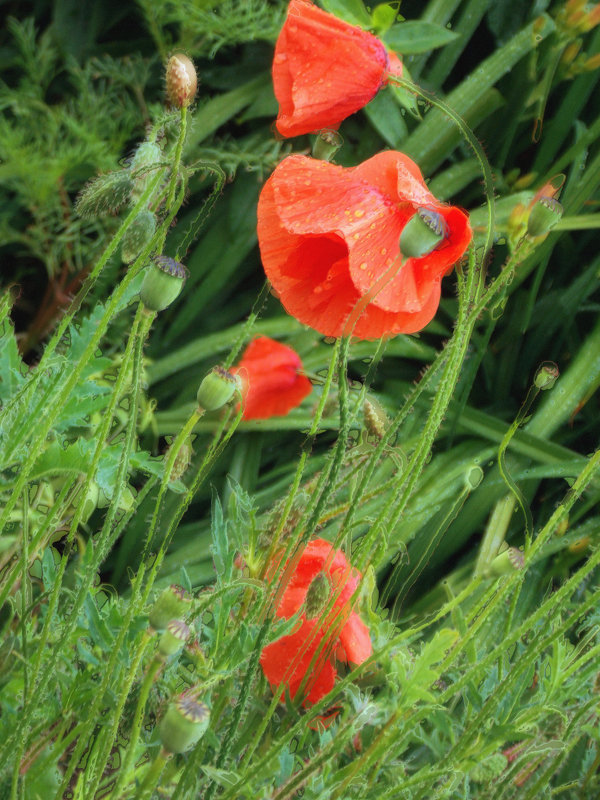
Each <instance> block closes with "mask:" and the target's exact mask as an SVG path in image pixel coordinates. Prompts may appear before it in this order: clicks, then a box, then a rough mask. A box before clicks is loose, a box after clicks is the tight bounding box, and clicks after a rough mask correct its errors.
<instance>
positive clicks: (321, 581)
mask: <svg viewBox="0 0 600 800" xmlns="http://www.w3.org/2000/svg"><path fill="white" fill-rule="evenodd" d="M330 591H331V587H330V585H329V581H328V580H327V576H326V575H325V573H324V572H319V574H318V575H316V576H315V577H314V578H313V579H312V581H311V584H310V586H309V587H308V590H307V592H306V600H305V601H304V605H305V608H306V618H307V619H314V618H315V617H318V616H319V614H320V613H321V610H322V609H323V607H324V606H325V604H326V602H327V600H328V599H329V593H330Z"/></svg>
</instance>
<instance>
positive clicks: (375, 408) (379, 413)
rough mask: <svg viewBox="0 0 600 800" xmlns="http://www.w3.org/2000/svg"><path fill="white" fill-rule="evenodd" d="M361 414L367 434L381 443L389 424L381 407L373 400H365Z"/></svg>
mask: <svg viewBox="0 0 600 800" xmlns="http://www.w3.org/2000/svg"><path fill="white" fill-rule="evenodd" d="M363 413H364V417H365V428H366V429H367V433H368V434H369V436H372V437H373V438H374V439H378V440H379V441H381V439H383V437H384V434H385V432H386V430H387V429H388V427H389V424H390V421H389V419H388V417H387V414H386V413H385V411H384V410H383V408H382V407H381V405H380V404H379V403H378V402H377V401H376V400H375V399H373V398H371V399H368V400H365V404H364V406H363Z"/></svg>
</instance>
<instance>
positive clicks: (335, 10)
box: [323, 0, 373, 28]
mask: <svg viewBox="0 0 600 800" xmlns="http://www.w3.org/2000/svg"><path fill="white" fill-rule="evenodd" d="M323 8H324V9H325V10H326V11H329V13H330V14H335V16H336V17H339V18H340V19H343V20H345V21H346V22H349V23H350V24H351V25H360V26H361V28H370V27H371V25H372V24H373V23H372V22H371V17H370V15H369V12H368V11H367V9H366V8H365V6H364V3H363V2H362V0H323Z"/></svg>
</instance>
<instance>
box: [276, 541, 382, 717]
mask: <svg viewBox="0 0 600 800" xmlns="http://www.w3.org/2000/svg"><path fill="white" fill-rule="evenodd" d="M288 565H289V562H288V563H286V564H285V565H284V567H283V570H284V571H285V570H286V568H287V567H288ZM360 577H361V576H360V573H359V572H358V571H357V570H355V569H354V568H353V567H352V566H351V565H350V564H349V563H348V561H347V560H346V557H345V555H344V553H343V552H342V551H341V550H335V549H334V548H333V547H332V546H331V544H330V543H329V542H326V541H325V540H324V539H315V540H314V541H312V542H309V543H308V544H307V545H306V547H305V548H304V550H303V551H302V553H301V554H300V557H299V558H298V560H297V562H296V564H295V566H294V569H293V571H292V573H291V575H290V577H289V580H288V581H287V584H286V586H285V587H284V591H283V594H282V595H281V598H280V600H279V603H278V605H277V609H276V615H277V616H278V617H283V618H285V619H289V618H290V617H292V616H294V614H297V613H300V619H299V622H298V626H297V628H296V629H295V630H294V631H292V633H291V634H289V635H287V636H282V637H281V638H280V639H277V640H276V641H275V642H272V643H271V644H269V645H267V646H266V647H265V648H264V649H263V651H262V653H261V657H260V663H261V666H262V668H263V672H264V674H265V676H266V678H267V680H268V681H269V683H270V684H271V686H272V688H273V691H276V690H277V688H278V687H279V686H280V685H281V684H283V685H284V686H286V687H287V688H288V690H289V693H290V696H291V697H292V698H293V697H295V696H296V694H297V693H298V691H299V690H300V689H302V692H303V705H304V706H305V707H306V706H308V705H312V704H314V703H317V702H318V701H319V700H320V699H321V698H322V697H324V696H325V695H326V694H328V693H329V692H330V691H331V690H332V689H333V686H334V684H335V678H336V676H337V671H336V669H335V666H334V661H335V659H336V658H337V660H338V661H343V662H349V661H350V662H352V663H354V664H362V662H363V661H365V660H366V659H367V658H368V657H369V656H370V655H371V653H372V645H371V639H370V636H369V630H368V628H367V626H366V625H365V624H364V622H363V621H362V620H361V619H360V617H359V615H358V614H357V613H356V612H355V611H354V610H353V600H352V597H353V595H354V593H355V591H356V589H357V587H358V584H359V581H360ZM332 600H333V602H332Z"/></svg>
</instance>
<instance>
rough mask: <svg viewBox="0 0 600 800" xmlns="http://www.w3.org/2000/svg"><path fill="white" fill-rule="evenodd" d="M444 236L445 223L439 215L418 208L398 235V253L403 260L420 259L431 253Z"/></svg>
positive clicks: (445, 230) (427, 209)
mask: <svg viewBox="0 0 600 800" xmlns="http://www.w3.org/2000/svg"><path fill="white" fill-rule="evenodd" d="M446 235H447V228H446V222H445V220H444V218H443V217H442V215H441V214H438V213H437V212H436V211H431V209H429V208H418V209H417V213H416V214H415V215H414V216H413V217H411V218H410V219H409V220H408V222H407V223H406V225H405V226H404V230H403V231H402V233H401V234H400V252H401V253H402V255H403V256H404V257H405V258H422V257H423V256H426V255H429V253H432V252H433V251H434V250H435V249H436V248H437V247H438V246H439V245H440V243H441V242H442V241H443V240H444V239H445V238H446Z"/></svg>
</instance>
